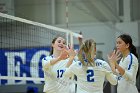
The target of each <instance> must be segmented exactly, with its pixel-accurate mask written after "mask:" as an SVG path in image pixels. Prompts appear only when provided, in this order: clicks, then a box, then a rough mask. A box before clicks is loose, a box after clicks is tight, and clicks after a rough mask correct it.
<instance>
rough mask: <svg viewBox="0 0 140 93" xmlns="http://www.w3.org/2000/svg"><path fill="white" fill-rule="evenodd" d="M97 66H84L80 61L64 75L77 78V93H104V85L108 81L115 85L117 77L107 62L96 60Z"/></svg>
mask: <svg viewBox="0 0 140 93" xmlns="http://www.w3.org/2000/svg"><path fill="white" fill-rule="evenodd" d="M95 64H96V66H94V67H93V66H88V67H87V66H82V63H81V62H80V61H78V62H76V63H73V64H72V65H71V66H70V67H69V68H67V70H66V71H65V73H64V77H69V76H71V75H73V74H75V75H76V76H77V85H78V86H77V87H78V88H77V93H103V83H104V80H105V77H106V79H107V80H108V81H109V82H110V83H111V84H113V85H116V84H117V80H116V77H115V76H114V74H113V73H112V71H111V68H110V66H109V65H108V63H107V62H105V61H103V60H100V59H96V60H95Z"/></svg>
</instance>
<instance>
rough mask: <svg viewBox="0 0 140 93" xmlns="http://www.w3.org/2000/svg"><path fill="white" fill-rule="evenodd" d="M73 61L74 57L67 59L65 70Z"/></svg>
mask: <svg viewBox="0 0 140 93" xmlns="http://www.w3.org/2000/svg"><path fill="white" fill-rule="evenodd" d="M73 60H74V57H70V58H69V61H68V63H67V65H66V68H68V67H69V66H70V65H71V64H72V62H73Z"/></svg>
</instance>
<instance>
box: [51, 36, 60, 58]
mask: <svg viewBox="0 0 140 93" xmlns="http://www.w3.org/2000/svg"><path fill="white" fill-rule="evenodd" d="M57 38H58V37H55V38H54V39H53V40H52V44H54V43H55V41H56V39H57ZM52 54H53V47H52V46H51V50H50V55H52Z"/></svg>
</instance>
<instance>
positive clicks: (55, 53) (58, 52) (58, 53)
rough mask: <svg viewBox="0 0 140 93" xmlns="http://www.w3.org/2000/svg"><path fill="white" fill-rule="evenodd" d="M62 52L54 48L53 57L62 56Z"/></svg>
mask: <svg viewBox="0 0 140 93" xmlns="http://www.w3.org/2000/svg"><path fill="white" fill-rule="evenodd" d="M60 53H61V51H56V50H54V51H53V57H54V58H57V57H59V56H60Z"/></svg>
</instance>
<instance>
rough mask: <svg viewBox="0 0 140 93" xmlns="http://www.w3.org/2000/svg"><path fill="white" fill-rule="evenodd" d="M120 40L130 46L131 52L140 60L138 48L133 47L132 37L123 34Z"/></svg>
mask: <svg viewBox="0 0 140 93" xmlns="http://www.w3.org/2000/svg"><path fill="white" fill-rule="evenodd" d="M118 38H121V39H122V40H123V41H124V42H125V43H126V44H129V50H130V52H131V53H133V54H134V55H135V56H136V57H137V58H138V54H137V52H136V47H135V46H134V45H133V42H132V38H131V36H130V35H128V34H122V35H120V36H119V37H118Z"/></svg>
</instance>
